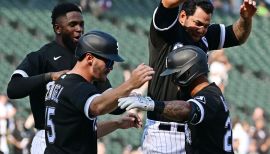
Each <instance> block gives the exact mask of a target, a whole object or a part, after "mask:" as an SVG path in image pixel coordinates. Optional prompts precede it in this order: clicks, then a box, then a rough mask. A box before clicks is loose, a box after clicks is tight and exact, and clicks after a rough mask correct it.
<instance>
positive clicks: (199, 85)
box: [191, 76, 209, 97]
mask: <svg viewBox="0 0 270 154" xmlns="http://www.w3.org/2000/svg"><path fill="white" fill-rule="evenodd" d="M208 85H209V82H208V80H207V78H206V77H205V76H200V77H198V78H197V79H195V80H194V81H193V82H192V85H191V87H192V88H191V89H192V90H191V96H192V97H193V96H195V95H196V94H197V93H198V92H199V91H201V90H202V89H203V88H205V87H206V86H208Z"/></svg>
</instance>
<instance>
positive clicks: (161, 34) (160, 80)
mask: <svg viewBox="0 0 270 154" xmlns="http://www.w3.org/2000/svg"><path fill="white" fill-rule="evenodd" d="M178 13H179V9H178V8H174V9H166V8H165V7H164V6H163V5H162V3H160V5H159V7H158V8H157V9H156V10H155V12H154V15H153V20H152V23H151V26H150V37H149V65H150V66H151V67H153V68H154V70H155V74H154V75H153V79H152V80H151V81H150V82H149V87H148V96H150V97H151V98H153V99H155V100H166V101H170V100H176V99H184V98H183V97H181V98H179V96H181V95H179V94H178V89H177V86H176V85H175V84H173V83H172V82H171V77H172V76H166V77H160V74H161V73H162V72H163V71H164V70H165V59H166V57H167V55H168V53H169V52H170V51H172V50H173V49H176V48H178V47H181V46H183V45H195V46H198V47H200V48H202V49H203V50H204V51H205V52H207V51H209V50H214V49H220V48H224V47H231V46H235V45H238V44H239V42H238V41H237V39H236V37H235V35H234V33H233V30H232V26H228V27H225V26H224V25H221V24H211V25H210V26H209V28H208V31H207V33H206V35H205V36H204V37H203V38H202V39H201V40H200V41H199V42H194V41H193V40H192V38H191V37H190V36H189V34H188V33H187V32H186V31H185V29H184V28H183V27H182V25H181V24H180V23H179V22H178ZM147 116H148V118H149V119H152V120H160V121H170V120H169V119H167V118H164V117H161V115H159V114H157V113H155V112H148V113H147Z"/></svg>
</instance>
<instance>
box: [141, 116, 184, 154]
mask: <svg viewBox="0 0 270 154" xmlns="http://www.w3.org/2000/svg"><path fill="white" fill-rule="evenodd" d="M163 126H164V127H163ZM180 128H181V129H182V130H181V131H180ZM184 128H185V125H184V124H179V123H175V122H161V121H155V120H150V119H146V124H145V128H144V133H143V137H142V151H143V154H186V152H185V132H184V130H185V129H184Z"/></svg>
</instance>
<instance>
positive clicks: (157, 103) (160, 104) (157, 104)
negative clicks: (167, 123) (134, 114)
mask: <svg viewBox="0 0 270 154" xmlns="http://www.w3.org/2000/svg"><path fill="white" fill-rule="evenodd" d="M154 102H155V106H154V111H155V112H157V113H160V114H161V113H163V111H164V108H165V103H164V102H163V101H154Z"/></svg>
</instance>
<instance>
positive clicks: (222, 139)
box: [186, 83, 233, 154]
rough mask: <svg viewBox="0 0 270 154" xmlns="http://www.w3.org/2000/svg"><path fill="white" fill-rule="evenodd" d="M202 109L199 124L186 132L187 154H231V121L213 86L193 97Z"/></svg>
mask: <svg viewBox="0 0 270 154" xmlns="http://www.w3.org/2000/svg"><path fill="white" fill-rule="evenodd" d="M194 99H196V100H197V101H198V102H200V104H201V105H202V107H203V109H202V110H203V112H204V115H203V117H202V121H201V122H200V123H199V124H196V125H192V124H189V125H188V128H189V129H188V130H186V141H187V142H186V151H187V154H233V148H232V130H231V127H232V126H231V120H230V115H229V110H228V106H227V103H226V101H225V99H224V97H223V95H222V93H221V91H220V89H219V88H218V87H217V86H216V85H215V84H214V83H212V84H210V85H209V86H208V87H206V88H204V89H203V90H201V91H200V92H199V93H197V94H196V96H195V97H194Z"/></svg>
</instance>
